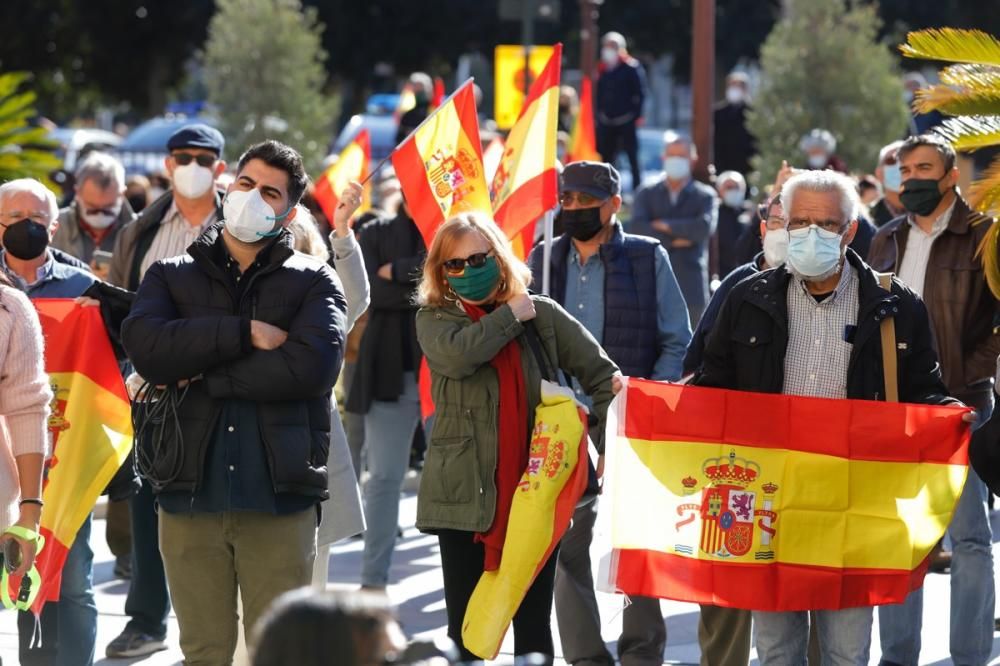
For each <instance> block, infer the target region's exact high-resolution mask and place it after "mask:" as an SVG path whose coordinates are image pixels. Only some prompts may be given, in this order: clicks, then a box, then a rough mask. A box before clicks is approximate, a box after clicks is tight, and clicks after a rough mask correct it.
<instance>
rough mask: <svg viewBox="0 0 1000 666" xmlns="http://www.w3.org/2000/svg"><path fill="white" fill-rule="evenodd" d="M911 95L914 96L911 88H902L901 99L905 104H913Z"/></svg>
mask: <svg viewBox="0 0 1000 666" xmlns="http://www.w3.org/2000/svg"><path fill="white" fill-rule="evenodd" d="M913 97H914V95H913V91H912V90H904V91H903V101H904V102H906V105H907V106H909V105H910V104H913Z"/></svg>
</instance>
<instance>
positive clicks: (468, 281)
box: [445, 256, 500, 302]
mask: <svg viewBox="0 0 1000 666" xmlns="http://www.w3.org/2000/svg"><path fill="white" fill-rule="evenodd" d="M445 278H447V280H448V284H449V285H451V289H452V291H454V292H455V293H456V294H458V297H459V298H461V299H462V300H463V301H474V302H479V301H482V300H484V299H485V298H487V297H488V296H489V295H490V294H492V293H493V291H494V290H495V289H496V287H497V283H499V282H500V265H499V264H498V263H497V258H496V257H494V256H489V257H486V262H485V263H484V264H483V265H482V266H470V265H468V264H466V266H465V270H464V271H462V274H461V275H451V274H446V275H445Z"/></svg>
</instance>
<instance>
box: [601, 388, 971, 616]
mask: <svg viewBox="0 0 1000 666" xmlns="http://www.w3.org/2000/svg"><path fill="white" fill-rule="evenodd" d="M968 411H969V410H968V408H965V407H960V406H934V405H913V404H904V403H886V402H877V401H873V400H831V399H826V398H811V397H801V396H790V395H776V394H763V393H749V392H744V391H727V390H721V389H712V388H703V387H698V386H681V385H678V384H668V383H661V382H652V381H647V380H641V379H631V378H630V379H628V380H627V382H626V386H625V388H624V389H622V391H621V392H620V393H619V394H618V395H617V396H616V397H615V400H614V402H612V403H611V408H610V409H609V410H608V427H607V435H606V437H605V443H606V446H607V450H606V466H605V476H604V479H605V485H604V499H602V502H606V506H603V507H602V509H601V513H602V514H603V515H602V516H601V517H600V518H599V520H600V521H601V528H600V529H599V533H600V534H601V535H603V536H604V537H605V538H610V543H609V544H605V545H606V546H610V551H609V552H608V554H607V555H606V556H605V557H604V558H603V561H602V566H601V575H600V576H599V585H600V586H601V588H602V589H604V590H606V591H617V592H622V593H625V594H630V595H642V596H649V597H661V598H665V599H675V600H678V601H691V602H696V603H702V604H713V605H716V606H726V607H730V608H744V609H749V610H761V611H796V610H837V609H842V608H852V607H858V606H880V605H884V604H898V603H902V602H903V601H904V600H905V599H906V597H907V595H909V594H910V592H912V591H913V590H916V589H918V588H919V587H920V586H921V585H922V584H923V580H924V574H925V573H926V571H927V564H928V555H929V554H930V552H931V549H932V548H933V547H934V544H936V543H937V541H938V540H939V539H940V538H941V536H942V535H943V534H944V532H945V529H946V528H947V527H948V523H949V522H950V520H951V517H952V515H953V513H954V511H955V505H956V503H957V502H958V498H959V496H960V495H961V493H962V488H963V487H964V485H965V479H966V474H967V472H968V445H969V425H968V424H967V423H965V422H964V421H963V417H964V416H965V414H966V413H967V412H968ZM817 424H821V426H820V427H817ZM986 584H987V585H989V584H991V583H990V581H987V582H986Z"/></svg>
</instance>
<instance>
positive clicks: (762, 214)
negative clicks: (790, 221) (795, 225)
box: [757, 198, 785, 226]
mask: <svg viewBox="0 0 1000 666" xmlns="http://www.w3.org/2000/svg"><path fill="white" fill-rule="evenodd" d="M780 205H781V200H780V199H777V198H775V199H771V201H769V202H767V203H762V204H761V205H759V206H758V207H757V217H758V218H759V219H760V221H761V222H764V223H766V224H772V225H773V224H780V225H781V226H785V218H784V216H782V215H779V214H778V212H777V211H778V206H780Z"/></svg>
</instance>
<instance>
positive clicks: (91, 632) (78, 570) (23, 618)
mask: <svg viewBox="0 0 1000 666" xmlns="http://www.w3.org/2000/svg"><path fill="white" fill-rule="evenodd" d="M92 522H93V515H90V516H87V519H86V520H85V521H83V525H81V526H80V530H79V531H78V532H77V533H76V539H74V540H73V545H72V546H70V549H69V552H68V553H67V554H66V562H65V563H64V564H63V570H62V587H61V588H60V590H59V601H57V602H55V603H47V604H45V606H44V607H43V609H42V617H41V645H39V647H37V648H34V649H32V648H31V647H30V646H31V639H32V634H33V633H34V631H35V617H34V615H32V614H31V613H29V612H20V613H18V618H17V633H18V636H19V640H18V643H19V648H20V649H19V657H20V662H21V664H23V665H24V666H31V665H34V664H39V665H41V664H46V665H48V664H55V666H90V664H93V663H94V647H95V643H96V642H97V604H96V603H95V602H94V551H93V550H91V549H90V528H91V524H92Z"/></svg>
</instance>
